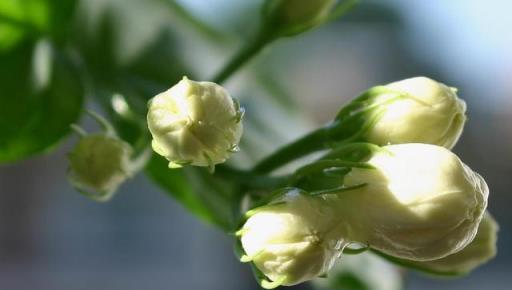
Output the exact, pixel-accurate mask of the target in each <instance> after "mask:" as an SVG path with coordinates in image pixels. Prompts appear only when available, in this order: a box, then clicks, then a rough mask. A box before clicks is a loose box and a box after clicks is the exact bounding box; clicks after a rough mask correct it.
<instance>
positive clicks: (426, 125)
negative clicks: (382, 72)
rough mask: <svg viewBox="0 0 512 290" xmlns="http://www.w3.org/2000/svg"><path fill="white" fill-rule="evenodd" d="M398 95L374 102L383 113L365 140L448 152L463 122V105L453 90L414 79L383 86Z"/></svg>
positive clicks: (464, 107)
mask: <svg viewBox="0 0 512 290" xmlns="http://www.w3.org/2000/svg"><path fill="white" fill-rule="evenodd" d="M385 87H387V88H388V89H390V90H392V91H394V92H397V93H399V94H400V97H399V98H397V99H396V100H394V101H390V102H389V103H386V100H387V99H391V98H394V95H393V94H383V95H382V96H379V97H377V98H376V99H375V102H376V103H384V105H383V106H385V107H386V108H385V110H384V112H383V113H382V115H381V116H380V117H379V120H378V121H377V122H376V123H375V125H374V126H373V127H372V128H371V129H370V130H369V132H368V135H367V140H368V141H369V142H371V143H375V144H379V145H387V144H401V143H428V144H434V145H439V146H443V147H446V148H449V149H450V148H452V147H453V146H455V143H457V140H459V137H460V135H461V133H462V129H463V127H464V123H465V121H466V116H465V112H466V103H465V102H464V101H463V100H461V99H459V98H458V97H457V94H456V90H455V89H454V88H450V87H448V86H446V85H444V84H442V83H439V82H436V81H434V80H432V79H429V78H426V77H415V78H411V79H406V80H402V81H399V82H394V83H391V84H388V85H386V86H385Z"/></svg>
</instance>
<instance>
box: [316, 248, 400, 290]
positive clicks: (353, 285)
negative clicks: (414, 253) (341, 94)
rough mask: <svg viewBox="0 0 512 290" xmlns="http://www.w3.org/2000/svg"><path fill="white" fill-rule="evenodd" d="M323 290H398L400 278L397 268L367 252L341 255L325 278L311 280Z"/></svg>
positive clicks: (317, 287)
mask: <svg viewBox="0 0 512 290" xmlns="http://www.w3.org/2000/svg"><path fill="white" fill-rule="evenodd" d="M313 286H314V288H315V289H323V290H400V289H402V287H403V281H402V276H401V274H400V272H399V271H398V268H396V267H394V266H393V265H391V264H389V263H387V262H386V261H385V260H383V259H381V258H379V257H377V256H375V255H372V254H370V253H368V252H365V253H361V254H358V255H349V256H346V255H343V256H342V257H341V259H340V260H338V262H337V263H336V264H335V265H334V267H333V268H332V269H331V270H330V271H329V272H328V273H327V277H326V278H317V279H314V280H313Z"/></svg>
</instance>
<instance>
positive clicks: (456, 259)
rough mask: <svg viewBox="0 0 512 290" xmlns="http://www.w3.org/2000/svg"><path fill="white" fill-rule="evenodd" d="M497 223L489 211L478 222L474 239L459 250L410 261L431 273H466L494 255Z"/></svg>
mask: <svg viewBox="0 0 512 290" xmlns="http://www.w3.org/2000/svg"><path fill="white" fill-rule="evenodd" d="M498 228H499V227H498V224H497V223H496V221H495V220H494V219H493V218H492V216H491V215H490V214H489V213H486V214H485V215H484V218H483V219H482V221H481V222H480V226H479V227H478V232H477V234H476V237H475V239H474V240H473V241H472V242H471V243H470V244H469V245H467V246H466V247H465V248H464V249H462V250H461V251H459V252H457V253H455V254H452V255H449V256H447V257H444V258H442V259H438V260H433V261H423V262H416V261H414V262H412V264H413V265H416V266H418V267H419V269H425V270H427V271H429V272H433V273H448V274H466V273H469V272H471V271H472V270H473V269H475V268H476V267H478V266H480V265H482V264H484V263H486V262H487V261H489V260H490V259H492V258H493V257H494V256H495V255H496V241H497V239H498V237H497V233H498Z"/></svg>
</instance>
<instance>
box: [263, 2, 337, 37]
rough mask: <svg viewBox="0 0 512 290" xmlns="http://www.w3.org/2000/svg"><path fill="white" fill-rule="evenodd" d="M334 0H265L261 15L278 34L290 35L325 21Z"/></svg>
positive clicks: (333, 4)
mask: <svg viewBox="0 0 512 290" xmlns="http://www.w3.org/2000/svg"><path fill="white" fill-rule="evenodd" d="M336 2H337V1H336V0H315V1H311V0H267V1H266V2H265V4H264V8H263V15H264V17H265V21H267V23H268V24H267V25H269V26H271V27H272V28H273V29H274V30H277V33H278V34H279V35H280V36H291V35H295V34H298V33H301V32H303V31H306V30H309V29H311V28H314V27H316V26H318V25H320V24H322V23H324V22H325V21H327V19H328V17H329V15H330V13H331V11H332V9H333V8H334V6H335V5H336Z"/></svg>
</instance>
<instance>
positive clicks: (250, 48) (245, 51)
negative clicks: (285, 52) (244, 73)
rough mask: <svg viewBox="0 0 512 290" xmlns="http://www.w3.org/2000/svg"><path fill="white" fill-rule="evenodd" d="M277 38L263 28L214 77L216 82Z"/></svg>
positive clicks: (222, 79) (233, 71) (230, 74)
mask: <svg viewBox="0 0 512 290" xmlns="http://www.w3.org/2000/svg"><path fill="white" fill-rule="evenodd" d="M274 39H275V37H273V34H272V33H269V31H268V30H267V29H262V30H261V31H260V33H258V35H257V37H256V38H255V39H253V40H252V41H251V42H249V43H248V44H247V45H245V46H244V47H242V49H240V50H239V51H238V53H237V54H235V55H234V56H233V58H232V59H231V60H230V61H229V62H228V63H227V64H226V65H225V66H224V68H222V69H221V70H220V71H219V72H218V73H217V75H216V76H215V77H214V78H213V80H212V81H213V82H214V83H218V84H221V83H223V82H225V81H226V80H227V79H228V78H229V77H231V76H232V75H233V74H234V73H235V72H236V71H238V70H239V69H240V68H241V67H242V66H243V65H244V64H246V63H247V62H248V61H249V60H250V59H252V58H253V57H254V56H256V55H257V54H258V53H259V52H260V51H261V50H262V49H263V48H264V47H265V46H266V45H267V44H269V43H270V42H272V41H273V40H274Z"/></svg>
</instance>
